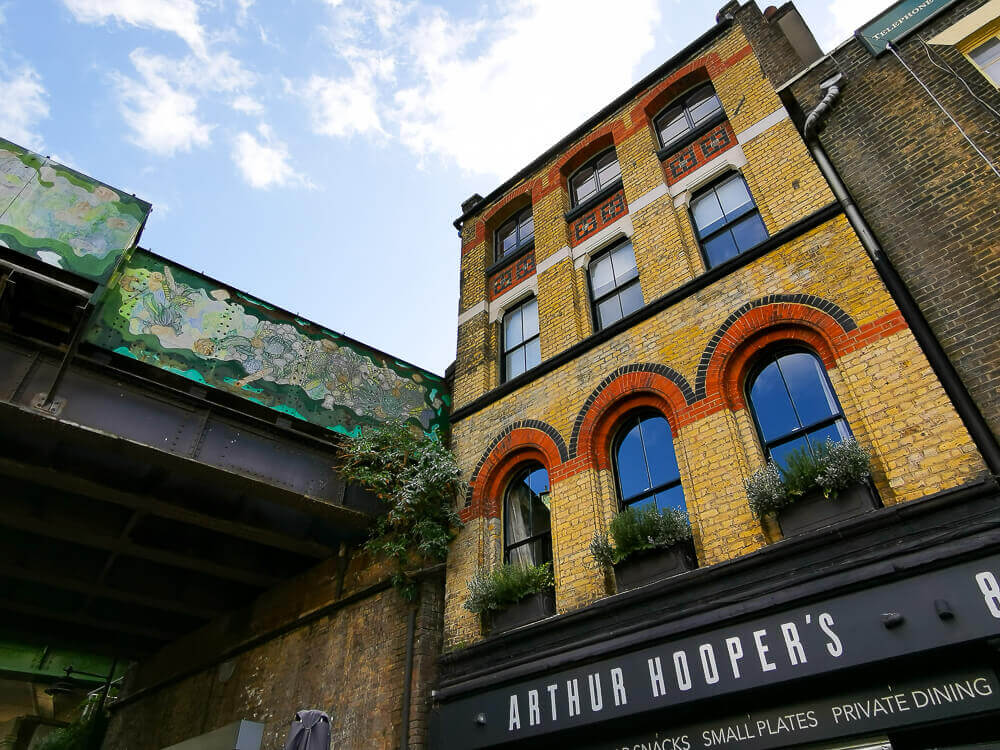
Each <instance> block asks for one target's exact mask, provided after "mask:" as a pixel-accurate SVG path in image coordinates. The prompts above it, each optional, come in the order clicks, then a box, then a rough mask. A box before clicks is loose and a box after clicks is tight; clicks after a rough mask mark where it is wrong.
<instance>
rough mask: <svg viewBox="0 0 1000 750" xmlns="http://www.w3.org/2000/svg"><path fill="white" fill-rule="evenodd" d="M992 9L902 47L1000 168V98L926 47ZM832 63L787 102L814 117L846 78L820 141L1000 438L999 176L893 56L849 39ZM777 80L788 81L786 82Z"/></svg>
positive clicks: (929, 28)
mask: <svg viewBox="0 0 1000 750" xmlns="http://www.w3.org/2000/svg"><path fill="white" fill-rule="evenodd" d="M984 4H985V0H966V1H964V2H958V3H955V4H954V5H953V6H952V7H951V8H949V9H948V10H947V11H945V12H943V13H941V14H940V15H938V16H937V17H935V18H934V19H933V20H931V21H930V22H928V23H927V24H926V25H925V26H922V27H921V28H920V31H919V33H917V34H914V35H911V36H909V37H907V38H906V39H904V40H902V41H901V42H899V44H898V47H899V52H900V55H901V56H902V57H903V59H904V60H905V61H906V63H907V65H909V66H910V67H911V68H912V69H913V70H914V72H915V73H916V74H917V75H918V76H919V77H920V79H921V80H922V81H923V82H924V83H925V84H926V85H927V87H928V88H929V89H930V90H931V92H933V94H934V96H935V97H937V99H938V100H939V101H940V102H941V103H942V105H943V106H944V107H945V108H946V109H947V110H948V112H949V113H950V114H951V115H952V116H953V117H954V118H955V119H956V120H957V121H958V123H959V124H960V125H961V126H962V128H963V129H964V130H965V132H966V133H967V134H968V135H969V136H970V137H971V138H972V139H973V141H975V142H976V144H977V145H979V147H980V148H982V149H983V150H984V151H985V153H986V155H987V156H988V157H989V158H991V159H992V160H993V164H994V165H1000V147H998V145H997V143H998V141H997V135H996V134H997V119H996V116H995V115H994V114H993V113H991V112H990V111H989V109H988V108H987V106H992V107H993V109H994V110H996V111H1000V92H998V90H997V89H996V88H995V87H994V86H993V85H992V84H991V83H990V82H989V81H988V80H987V79H986V78H985V77H984V76H983V75H982V74H980V73H979V71H978V70H977V69H976V68H975V67H974V66H973V65H972V63H971V62H970V61H969V60H968V59H967V58H966V57H965V56H964V55H963V54H961V52H959V50H958V49H956V48H955V47H953V46H950V45H937V44H935V45H925V44H924V43H923V41H922V40H929V39H932V38H933V37H934V36H935V35H936V34H938V33H940V32H941V31H943V30H945V29H947V28H949V27H950V26H952V25H953V24H955V23H956V22H957V21H958V20H959V19H961V18H963V17H965V16H967V15H968V14H970V13H972V12H973V11H975V10H976V9H977V8H979V7H981V6H982V5H984ZM833 58H834V59H831V60H826V61H824V62H823V63H821V64H820V65H819V66H817V67H816V68H815V69H814V70H812V71H810V72H809V73H808V74H807V75H805V76H803V77H802V78H800V79H799V80H797V81H795V82H794V83H793V84H792V85H791V86H790V87H788V91H787V95H788V97H789V98H790V99H791V100H793V101H794V103H795V104H797V106H798V107H799V108H801V110H802V111H803V112H806V113H807V112H809V111H810V110H811V109H812V108H813V107H814V106H815V105H816V103H817V102H818V101H819V99H820V98H821V96H822V93H821V92H820V89H819V84H820V83H821V82H822V81H824V80H825V79H827V78H829V77H830V76H832V75H834V74H835V73H837V72H843V73H844V75H845V77H846V83H845V85H844V86H843V90H842V94H841V96H840V98H839V100H838V101H837V102H836V104H835V105H834V107H833V109H832V110H831V112H830V113H829V115H828V116H827V117H826V120H825V126H824V128H823V129H822V131H821V132H820V141H821V142H822V144H823V147H824V149H825V150H826V152H827V153H828V155H829V156H830V159H831V161H832V162H833V163H834V166H836V168H837V171H838V172H839V174H840V176H841V178H842V179H843V180H844V182H845V183H846V184H847V187H848V189H849V190H850V192H851V195H852V197H853V198H854V200H855V201H856V202H857V204H858V207H859V208H860V209H861V211H862V213H863V214H864V216H865V218H866V219H867V221H868V222H869V224H870V225H871V226H872V229H873V230H874V232H875V235H876V237H877V238H878V239H879V241H880V243H881V244H882V247H883V248H884V250H885V252H886V254H887V255H888V256H889V258H890V259H891V260H892V263H893V264H894V265H895V267H896V269H897V270H898V272H899V274H900V276H901V277H902V278H903V280H904V281H905V282H906V285H907V286H908V287H909V289H910V291H911V293H912V294H913V296H914V297H915V298H916V301H917V303H918V304H919V306H920V308H921V310H922V312H923V314H924V316H925V317H926V318H927V320H928V322H929V323H930V325H931V327H932V328H933V329H934V332H935V333H936V335H937V337H938V339H939V341H940V342H941V344H942V346H943V347H944V349H945V352H946V353H947V354H948V356H949V358H950V359H951V360H952V362H953V363H954V365H955V367H956V369H957V370H958V372H959V375H960V376H961V377H962V379H963V381H964V382H965V385H966V387H967V388H968V389H969V391H970V393H971V395H972V396H973V398H974V399H975V401H976V402H977V404H978V406H979V409H980V411H981V412H982V414H983V416H984V417H985V418H986V420H987V422H988V423H989V425H990V427H991V429H992V431H993V433H994V434H1000V264H998V262H997V258H998V252H1000V178H998V177H997V176H996V174H994V173H993V172H992V171H991V170H990V167H989V165H988V164H986V163H985V162H984V161H983V160H982V159H980V157H979V156H977V154H976V152H975V151H974V150H973V148H972V147H971V146H970V145H969V144H968V143H967V142H966V141H965V139H964V138H963V137H962V134H961V133H960V132H959V131H958V129H957V128H956V127H955V125H954V124H952V122H951V121H950V120H949V119H948V117H947V115H946V114H945V113H943V112H942V111H941V110H939V109H938V108H937V106H936V105H935V104H934V102H933V101H932V100H931V98H930V97H929V96H928V95H927V93H926V92H925V91H924V90H923V88H922V87H921V86H920V84H919V83H918V82H917V81H915V80H914V79H913V78H912V77H911V76H910V74H909V73H907V71H906V70H905V69H904V68H903V66H902V65H901V64H900V62H899V61H898V60H897V59H896V58H895V57H894V56H893V55H892V54H883V55H882V56H880V57H878V58H874V57H872V56H871V55H870V54H869V53H868V52H867V51H866V49H865V48H864V46H863V45H862V44H861V43H860V42H858V41H857V40H853V39H852V40H850V41H848V42H847V43H846V44H845V45H843V46H841V47H839V48H838V49H837V50H836V51H835V52H834V53H833ZM834 60H835V62H834ZM949 68H950V71H949ZM785 72H787V71H782V74H783V73H785ZM772 80H773V81H774V82H775V84H776V85H780V84H781V83H783V82H784V80H787V78H786V79H781V80H779V79H778V78H775V77H772ZM966 85H967V86H968V88H967V87H966ZM977 97H978V99H977Z"/></svg>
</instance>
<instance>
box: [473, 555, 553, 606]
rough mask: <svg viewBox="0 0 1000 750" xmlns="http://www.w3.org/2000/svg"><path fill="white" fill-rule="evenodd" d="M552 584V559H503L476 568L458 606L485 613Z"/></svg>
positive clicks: (539, 591) (545, 589) (510, 603)
mask: <svg viewBox="0 0 1000 750" xmlns="http://www.w3.org/2000/svg"><path fill="white" fill-rule="evenodd" d="M553 586H555V580H554V579H553V577H552V563H548V562H547V563H542V564H541V565H522V564H519V563H504V564H503V565H498V566H497V567H495V568H493V569H492V570H485V569H484V568H480V569H479V570H477V571H476V572H475V574H474V575H473V576H472V579H471V580H470V581H469V596H468V597H467V598H466V600H465V603H464V604H463V605H462V606H464V607H465V608H466V609H467V610H469V611H470V612H473V613H475V614H479V615H483V614H488V613H490V612H497V611H499V610H501V609H506V608H507V607H509V606H510V605H512V604H516V603H517V602H519V601H521V599H523V598H524V597H526V596H531V595H532V594H538V593H541V592H542V591H548V590H549V589H551V588H552V587H553Z"/></svg>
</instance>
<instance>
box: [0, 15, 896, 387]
mask: <svg viewBox="0 0 1000 750" xmlns="http://www.w3.org/2000/svg"><path fill="white" fill-rule="evenodd" d="M722 4H723V0H718V2H714V3H713V2H707V3H706V2H701V1H696V2H684V1H683V0H620V1H619V2H616V3H612V4H610V5H609V4H608V3H607V2H606V1H604V0H601V1H599V0H500V1H496V2H489V3H487V2H440V3H432V2H424V1H422V0H409V1H408V0H0V102H3V105H2V107H0V136H3V137H6V138H8V139H9V140H12V141H15V142H17V143H20V144H21V145H24V146H28V147H30V148H34V149H36V150H39V151H41V152H42V153H45V154H47V155H51V156H53V157H54V158H56V159H58V160H60V161H63V162H64V163H66V164H68V165H70V166H72V167H74V168H76V169H78V170H80V171H83V172H86V173H88V174H90V175H92V176H94V177H96V178H98V179H101V180H103V181H105V182H108V183H110V184H112V185H114V186H115V187H119V188H123V189H126V190H128V191H129V192H134V193H136V194H137V195H138V196H140V197H142V198H144V199H146V200H149V201H151V202H152V203H153V206H154V208H153V215H152V217H151V219H150V221H149V224H148V225H147V227H146V231H145V233H144V234H143V238H142V244H143V245H144V246H145V247H148V248H150V249H152V250H154V251H155V252H158V253H161V254H163V255H165V256H167V257H169V258H172V259H175V260H177V261H179V262H181V263H183V264H185V265H188V266H191V267H193V268H194V269H196V270H199V271H203V272H204V273H207V274H209V275H211V276H215V277H217V278H219V279H221V280H223V281H225V282H227V283H229V284H231V285H234V286H237V287H240V288H243V289H245V290H247V291H249V292H252V293H253V294H254V295H255V296H258V297H261V298H263V299H266V300H268V301H270V302H273V303H274V304H277V305H280V306H282V307H285V308H288V309H289V310H291V311H293V312H295V313H297V314H299V315H300V316H304V317H307V318H310V319H312V320H315V321H316V322H318V323H320V324H322V325H325V326H328V327H330V328H333V329H335V330H338V331H342V332H344V333H346V334H348V335H350V336H353V337H355V338H357V339H360V340H362V341H364V342H366V343H368V344H370V345H372V346H375V347H378V348H380V349H383V350H386V351H388V352H391V353H392V354H394V355H396V356H399V357H402V358H403V359H407V360H409V361H411V362H413V363H414V364H417V365H420V366H423V367H426V368H428V369H430V370H432V371H435V372H438V373H441V372H443V371H444V369H445V367H447V365H448V364H449V363H450V362H451V361H452V360H453V359H454V355H455V330H456V317H457V302H458V261H459V244H458V238H457V236H456V233H455V230H454V228H453V227H452V224H451V223H452V221H453V220H454V219H455V217H456V216H458V214H459V213H460V208H459V204H460V203H461V201H462V200H464V199H465V198H467V197H468V196H469V195H471V194H472V193H474V192H478V193H481V194H483V195H485V194H486V193H488V192H489V191H490V190H491V189H493V188H494V187H496V186H497V185H498V184H499V183H500V182H501V181H503V180H504V179H506V178H507V177H509V176H510V175H511V174H513V173H514V172H516V171H517V170H518V169H519V168H520V167H521V166H523V165H524V164H526V163H527V162H528V161H529V160H530V159H531V158H533V157H534V156H536V155H537V154H538V153H540V152H541V151H543V150H544V149H545V148H546V147H548V146H549V145H551V144H552V143H554V142H555V141H557V140H558V139H559V138H560V137H561V136H563V135H564V134H565V133H566V132H568V131H569V130H571V129H572V128H573V127H574V126H575V125H577V124H578V123H580V122H581V121H582V120H584V119H585V118H586V117H588V116H589V115H590V114H592V113H593V112H595V111H596V110H598V109H600V107H601V106H602V105H603V104H605V103H606V102H607V101H609V100H610V99H612V98H613V97H614V96H616V95H617V94H618V93H620V92H621V91H623V90H624V89H626V88H627V87H628V86H629V85H630V84H631V83H633V82H634V81H636V80H638V79H639V78H641V77H642V76H643V75H645V74H646V73H648V72H649V71H650V70H652V69H653V68H655V67H656V66H657V65H658V64H659V63H661V62H662V61H663V60H664V59H666V58H667V57H669V56H670V55H671V54H672V53H674V52H676V51H677V50H678V49H680V48H681V47H683V46H684V44H686V43H687V42H689V41H691V40H692V39H693V38H694V37H695V36H697V35H698V34H700V33H701V32H703V31H705V30H706V29H707V28H708V27H709V26H710V25H711V24H712V23H713V22H714V17H715V13H716V11H717V10H718V8H719V7H721V5H722ZM887 4H888V3H887V2H883V1H882V0H876V3H875V4H874V5H872V4H871V3H866V2H862V1H861V0H800V2H798V3H797V5H798V7H799V8H800V10H801V12H802V14H803V16H804V17H805V18H806V21H807V22H808V23H809V24H810V26H811V27H812V28H813V30H814V33H815V34H816V37H817V39H818V40H819V42H820V45H821V46H822V47H823V48H824V50H828V49H830V48H831V47H832V46H833V45H834V44H836V43H838V42H840V41H842V40H843V39H845V38H846V37H847V36H848V35H849V34H850V33H851V32H852V31H853V29H854V28H856V27H858V26H860V25H861V24H862V23H863V22H864V21H866V20H868V18H870V17H871V16H872V15H873V14H874V13H875V12H876V11H877V10H878V9H879V8H880V7H881V6H883V5H887ZM609 9H613V10H615V11H616V12H614V13H612V12H610V10H609Z"/></svg>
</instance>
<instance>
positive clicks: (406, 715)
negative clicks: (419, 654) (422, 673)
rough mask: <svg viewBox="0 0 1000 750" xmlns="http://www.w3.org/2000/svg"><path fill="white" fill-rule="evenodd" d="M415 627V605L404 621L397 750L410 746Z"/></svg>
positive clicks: (406, 748) (406, 749)
mask: <svg viewBox="0 0 1000 750" xmlns="http://www.w3.org/2000/svg"><path fill="white" fill-rule="evenodd" d="M416 628H417V607H416V605H414V606H413V607H411V608H410V616H409V619H407V621H406V670H405V676H404V677H403V679H404V680H405V682H404V683H403V716H402V725H403V726H402V732H401V733H400V739H399V750H408V748H409V747H410V692H411V690H410V685H411V684H412V683H413V639H414V631H415V630H416Z"/></svg>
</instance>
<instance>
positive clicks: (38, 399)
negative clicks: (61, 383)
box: [31, 393, 66, 417]
mask: <svg viewBox="0 0 1000 750" xmlns="http://www.w3.org/2000/svg"><path fill="white" fill-rule="evenodd" d="M48 397H49V394H47V393H38V394H36V395H35V397H34V398H33V399H31V407H32V408H33V409H38V411H44V412H45V413H46V414H51V415H52V416H53V417H58V416H59V415H60V414H62V410H63V408H64V407H65V406H66V399H65V398H63V397H62V396H56V397H55V398H54V399H52V400H51V401H50V402H49V403H46V401H47V400H48Z"/></svg>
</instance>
